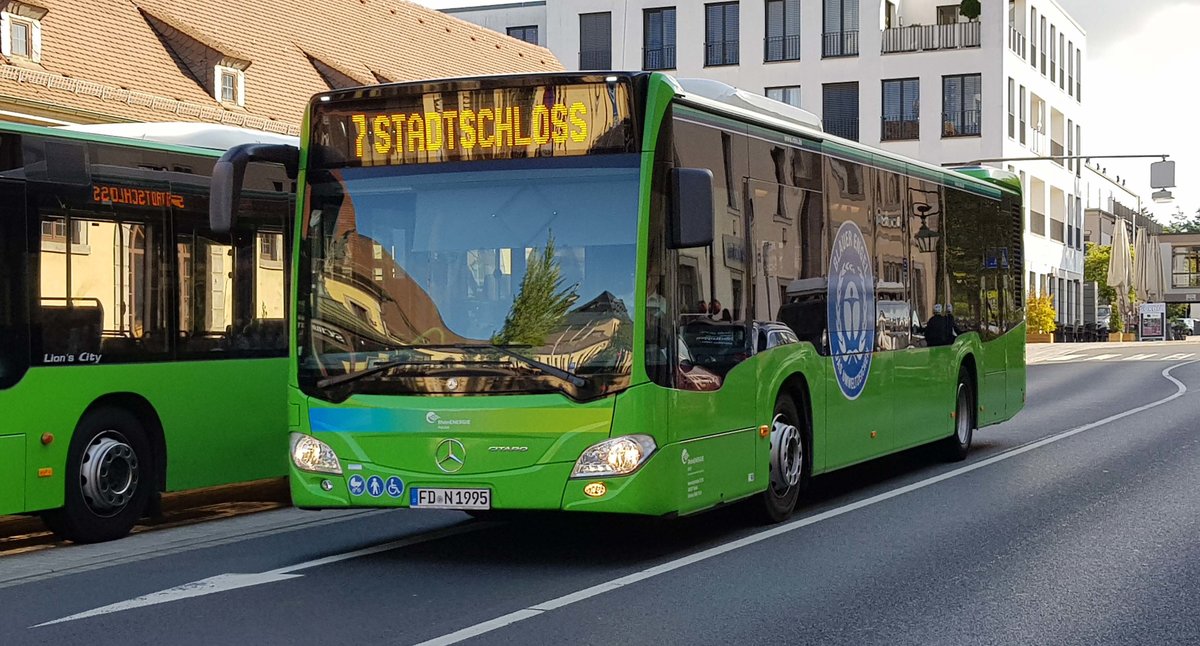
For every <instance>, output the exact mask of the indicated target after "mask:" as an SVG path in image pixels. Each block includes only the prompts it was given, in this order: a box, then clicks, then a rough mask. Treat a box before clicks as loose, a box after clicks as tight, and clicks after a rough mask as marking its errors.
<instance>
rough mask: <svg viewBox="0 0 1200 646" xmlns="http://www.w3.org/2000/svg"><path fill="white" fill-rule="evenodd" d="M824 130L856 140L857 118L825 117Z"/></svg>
mask: <svg viewBox="0 0 1200 646" xmlns="http://www.w3.org/2000/svg"><path fill="white" fill-rule="evenodd" d="M822 124H823V125H824V126H825V132H828V133H829V134H831V135H834V136H836V137H841V138H843V139H849V140H851V141H858V119H857V118H853V119H825V120H824V121H823V122H822Z"/></svg>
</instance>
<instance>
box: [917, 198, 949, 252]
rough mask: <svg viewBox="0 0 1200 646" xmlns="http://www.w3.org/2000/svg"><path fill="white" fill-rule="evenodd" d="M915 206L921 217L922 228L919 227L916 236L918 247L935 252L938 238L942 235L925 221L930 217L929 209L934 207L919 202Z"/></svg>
mask: <svg viewBox="0 0 1200 646" xmlns="http://www.w3.org/2000/svg"><path fill="white" fill-rule="evenodd" d="M913 208H914V209H916V211H917V217H919V218H921V228H920V229H917V235H916V236H914V238H916V241H917V249H920V250H921V251H922V252H924V253H933V252H934V251H937V244H938V239H939V238H941V237H942V234H941V233H938V232H937V231H934V230H933V229H930V228H929V225H928V224H927V223H926V222H925V220H926V218H928V217H929V211H930V210H932V209H933V207H931V206H929V205H928V204H924V203H917V204H914V205H913Z"/></svg>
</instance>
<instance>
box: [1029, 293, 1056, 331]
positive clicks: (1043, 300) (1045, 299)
mask: <svg viewBox="0 0 1200 646" xmlns="http://www.w3.org/2000/svg"><path fill="white" fill-rule="evenodd" d="M1056 318H1058V317H1057V313H1056V312H1055V311H1054V301H1053V300H1052V299H1051V298H1050V296H1049V295H1044V296H1038V295H1037V293H1035V292H1032V291H1031V292H1029V296H1028V297H1027V298H1026V300H1025V327H1026V330H1025V340H1026V341H1028V342H1029V343H1054V330H1055V329H1056V328H1057V327H1058V325H1057V324H1056V323H1055V322H1054V321H1055V319H1056Z"/></svg>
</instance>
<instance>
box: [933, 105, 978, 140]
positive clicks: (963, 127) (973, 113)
mask: <svg viewBox="0 0 1200 646" xmlns="http://www.w3.org/2000/svg"><path fill="white" fill-rule="evenodd" d="M979 117H980V111H979V110H956V111H954V112H947V113H945V114H943V115H942V136H943V137H978V136H979Z"/></svg>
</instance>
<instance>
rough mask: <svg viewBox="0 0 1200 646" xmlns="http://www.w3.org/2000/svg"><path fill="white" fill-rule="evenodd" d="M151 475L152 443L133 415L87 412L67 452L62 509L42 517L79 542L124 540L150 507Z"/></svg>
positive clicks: (52, 527) (119, 411)
mask: <svg viewBox="0 0 1200 646" xmlns="http://www.w3.org/2000/svg"><path fill="white" fill-rule="evenodd" d="M153 473H154V468H153V465H152V462H151V456H150V442H149V440H147V439H146V432H145V429H144V428H143V426H142V423H141V421H140V420H138V418H137V417H136V416H135V415H133V414H132V413H130V412H129V411H126V410H123V409H120V408H101V409H98V410H95V411H92V412H89V413H87V414H86V415H84V417H83V419H82V420H80V422H79V425H78V426H77V427H76V428H75V434H74V436H73V437H72V438H71V445H70V448H69V449H68V451H67V467H66V489H65V491H64V498H63V506H62V507H61V508H59V509H54V510H51V511H48V512H46V513H45V514H43V515H42V518H43V520H44V521H45V523H46V526H47V527H49V528H50V530H51V531H53V532H54V533H55V534H57V535H58V536H60V537H62V538H65V539H67V540H70V541H74V542H76V543H99V542H102V541H110V540H113V539H116V538H121V537H122V536H125V535H126V534H128V533H129V530H131V529H133V526H134V524H135V523H137V520H138V518H140V517H141V516H142V513H143V512H144V511H145V509H146V504H147V502H148V501H149V499H150V493H151V491H152V490H153V489H154V478H153V475H152V474H153Z"/></svg>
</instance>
